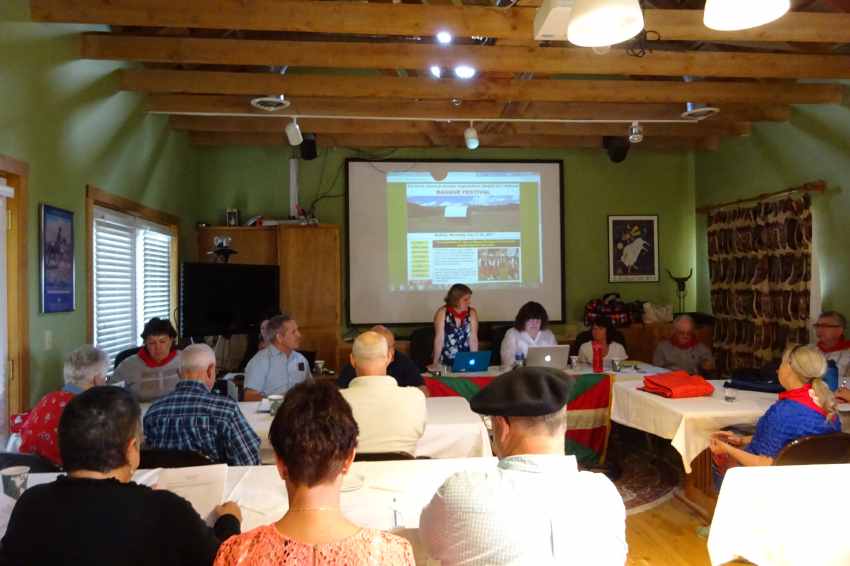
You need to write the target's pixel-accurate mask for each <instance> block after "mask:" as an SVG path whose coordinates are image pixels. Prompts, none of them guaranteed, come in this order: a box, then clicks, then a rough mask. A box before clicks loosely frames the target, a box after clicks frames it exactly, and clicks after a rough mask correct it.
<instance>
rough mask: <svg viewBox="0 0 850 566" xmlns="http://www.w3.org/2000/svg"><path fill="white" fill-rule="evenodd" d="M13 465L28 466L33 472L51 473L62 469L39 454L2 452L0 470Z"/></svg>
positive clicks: (0, 454) (0, 453)
mask: <svg viewBox="0 0 850 566" xmlns="http://www.w3.org/2000/svg"><path fill="white" fill-rule="evenodd" d="M12 466H27V467H28V468H29V469H30V473H31V474H50V473H56V472H60V471H62V470H61V469H60V468H59V466H57V465H56V464H54V463H53V462H51V461H50V460H47V459H46V458H42V457H41V456H39V455H38V454H23V453H20V452H0V470H2V469H3V468H9V467H12Z"/></svg>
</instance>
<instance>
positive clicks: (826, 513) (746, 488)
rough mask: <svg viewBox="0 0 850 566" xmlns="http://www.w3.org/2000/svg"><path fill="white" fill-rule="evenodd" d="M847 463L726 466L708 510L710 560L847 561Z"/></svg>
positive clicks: (769, 563)
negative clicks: (844, 494)
mask: <svg viewBox="0 0 850 566" xmlns="http://www.w3.org/2000/svg"><path fill="white" fill-rule="evenodd" d="M848 477H850V464H833V465H830V466H757V467H738V468H732V469H730V470H729V471H728V472H726V476H725V478H724V479H723V487H722V489H721V490H720V496H719V498H718V500H717V507H716V508H715V510H714V519H713V520H712V522H711V532H710V534H709V537H708V553H709V556H710V557H711V563H712V564H715V565H716V564H724V563H726V562H728V561H730V560H734V559H736V558H739V557H740V558H745V559H746V560H749V561H750V562H753V563H755V564H758V565H759V566H785V565H788V566H791V565H800V564H811V565H815V564H817V565H818V566H839V565H840V566H847V564H850V538H848V536H847V517H846V515H847V513H846V510H845V505H846V501H845V500H844V499H843V498H841V497H840V496H839V492H840V490H841V488H842V486H844V485H846V484H847V478H848Z"/></svg>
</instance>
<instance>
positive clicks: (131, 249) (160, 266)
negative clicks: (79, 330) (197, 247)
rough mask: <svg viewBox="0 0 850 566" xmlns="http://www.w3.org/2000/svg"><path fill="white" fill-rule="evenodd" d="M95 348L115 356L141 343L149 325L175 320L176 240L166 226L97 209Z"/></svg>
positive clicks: (94, 256) (95, 223) (95, 232)
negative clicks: (173, 302)
mask: <svg viewBox="0 0 850 566" xmlns="http://www.w3.org/2000/svg"><path fill="white" fill-rule="evenodd" d="M94 212H95V214H94V226H93V230H92V232H93V235H94V238H93V240H94V241H93V243H92V245H93V251H94V253H93V254H92V255H93V258H94V266H93V269H94V274H93V280H94V289H93V298H94V304H93V305H92V308H93V311H94V343H95V345H96V346H99V347H101V348H103V349H104V350H105V351H106V352H107V353H108V354H109V356H110V358H111V359H113V360H114V359H115V356H116V355H117V354H118V353H120V352H121V351H123V350H126V349H127V348H132V347H134V346H138V345H140V344H141V338H140V337H139V334H141V332H142V329H143V328H144V325H145V322H146V321H148V320H150V319H151V318H153V317H155V316H158V317H160V318H168V319H170V318H171V312H172V310H173V308H174V305H173V304H172V300H171V299H172V292H171V290H172V286H173V285H174V283H175V282H174V281H173V280H172V266H173V262H174V261H175V260H174V258H173V257H172V251H171V250H172V235H171V233H170V231H169V229H168V227H167V226H161V225H158V224H155V223H153V222H149V221H147V220H143V219H140V218H137V217H134V216H130V215H127V214H121V213H118V212H115V211H113V210H109V209H105V208H100V207H95V209H94Z"/></svg>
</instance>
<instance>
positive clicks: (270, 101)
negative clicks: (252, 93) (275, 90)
mask: <svg viewBox="0 0 850 566" xmlns="http://www.w3.org/2000/svg"><path fill="white" fill-rule="evenodd" d="M251 106H253V107H254V108H259V109H260V110H265V111H266V112H275V111H277V110H283V109H284V108H288V107H289V101H288V100H287V99H286V97H285V96H283V95H282V94H278V95H276V96H260V97H257V98H252V99H251Z"/></svg>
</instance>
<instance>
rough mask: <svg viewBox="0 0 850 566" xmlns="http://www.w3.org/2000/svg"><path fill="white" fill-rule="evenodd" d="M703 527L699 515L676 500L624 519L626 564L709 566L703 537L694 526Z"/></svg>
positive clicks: (703, 524)
mask: <svg viewBox="0 0 850 566" xmlns="http://www.w3.org/2000/svg"><path fill="white" fill-rule="evenodd" d="M704 526H707V524H706V523H705V521H703V520H702V519H701V518H700V516H699V515H697V514H696V513H695V512H693V511H692V510H691V509H690V508H689V507H688V506H687V505H685V504H684V503H682V502H681V501H679V500H678V499H676V498H675V497H674V498H672V499H670V501H668V502H666V503H664V504H663V505H659V506H658V507H656V508H655V509H651V510H649V511H644V512H643V513H639V514H637V515H631V516H630V517H628V518H627V519H626V539H627V541H628V543H629V558H628V560H627V561H626V564H627V566H645V565H650V564H651V565H652V566H684V565H687V566H709V565H710V562H709V560H708V550H707V548H706V539H704V538H702V537H700V536H698V535H697V529H699V528H700V527H704Z"/></svg>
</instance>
